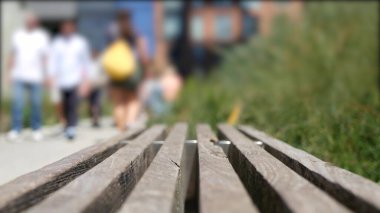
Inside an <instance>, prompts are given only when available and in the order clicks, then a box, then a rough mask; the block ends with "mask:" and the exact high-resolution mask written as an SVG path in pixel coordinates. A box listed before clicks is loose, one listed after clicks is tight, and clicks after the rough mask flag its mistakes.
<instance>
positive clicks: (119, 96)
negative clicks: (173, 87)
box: [105, 10, 148, 130]
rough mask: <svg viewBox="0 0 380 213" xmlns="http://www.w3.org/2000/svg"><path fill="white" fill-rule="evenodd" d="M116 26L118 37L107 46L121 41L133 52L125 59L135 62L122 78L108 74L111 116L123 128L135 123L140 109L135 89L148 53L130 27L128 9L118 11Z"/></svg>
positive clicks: (141, 40)
mask: <svg viewBox="0 0 380 213" xmlns="http://www.w3.org/2000/svg"><path fill="white" fill-rule="evenodd" d="M117 26H118V29H117V35H118V38H117V39H116V41H114V43H111V45H110V47H109V48H112V46H113V45H114V44H115V43H116V42H120V41H122V42H123V43H124V45H126V47H127V48H130V49H131V50H132V52H133V59H128V58H126V59H125V60H134V62H131V63H136V64H137V66H136V67H135V68H134V70H133V71H132V74H131V76H127V77H125V78H122V79H115V78H113V77H112V76H109V77H110V92H111V99H112V102H113V104H114V109H113V117H114V120H115V123H116V126H117V127H118V129H119V130H125V129H129V128H133V127H134V126H136V125H137V122H136V121H137V118H138V115H139V113H140V109H141V102H140V100H139V98H138V92H137V91H138V87H139V85H140V83H141V80H142V78H143V70H144V69H146V67H147V64H148V53H147V46H146V42H145V40H144V38H143V37H142V36H141V35H137V34H136V33H135V31H134V29H133V27H132V23H131V17H130V13H129V11H126V10H123V11H119V12H118V14H117ZM119 44H120V43H119ZM106 54H107V51H106V53H105V55H106Z"/></svg>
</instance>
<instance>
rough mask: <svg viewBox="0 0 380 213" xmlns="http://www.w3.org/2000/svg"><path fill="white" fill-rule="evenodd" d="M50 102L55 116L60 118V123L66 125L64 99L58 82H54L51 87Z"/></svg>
mask: <svg viewBox="0 0 380 213" xmlns="http://www.w3.org/2000/svg"><path fill="white" fill-rule="evenodd" d="M50 100H51V103H52V105H53V107H54V111H55V114H56V116H57V118H58V121H59V122H60V123H61V124H63V125H65V123H66V121H65V117H64V116H63V107H62V97H61V92H60V90H59V87H58V85H57V84H56V82H52V84H51V85H50Z"/></svg>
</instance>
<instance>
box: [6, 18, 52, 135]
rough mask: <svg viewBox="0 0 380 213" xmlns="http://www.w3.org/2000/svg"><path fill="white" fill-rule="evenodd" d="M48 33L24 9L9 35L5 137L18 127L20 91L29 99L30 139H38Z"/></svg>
mask: <svg viewBox="0 0 380 213" xmlns="http://www.w3.org/2000/svg"><path fill="white" fill-rule="evenodd" d="M48 43H49V36H48V34H47V33H46V31H45V30H44V29H42V28H41V27H40V26H39V21H38V18H37V16H35V15H34V14H33V13H30V12H28V13H27V14H26V16H25V23H24V26H23V27H22V28H21V29H19V30H17V31H16V32H15V33H14V34H13V36H12V44H11V46H12V50H11V53H10V56H9V61H8V66H7V70H8V77H9V78H10V79H9V82H10V83H11V87H12V93H13V94H12V129H11V131H10V132H9V133H8V139H10V140H15V139H17V138H18V137H19V134H20V132H21V130H22V123H23V110H24V99H25V98H24V93H25V92H27V93H28V95H29V98H30V102H31V127H32V130H33V135H32V136H33V139H34V140H35V141H38V140H41V139H42V137H43V136H42V133H41V131H40V129H41V123H42V115H41V114H42V113H41V107H42V103H41V101H42V89H43V81H44V77H45V76H44V69H45V65H46V57H47V48H48Z"/></svg>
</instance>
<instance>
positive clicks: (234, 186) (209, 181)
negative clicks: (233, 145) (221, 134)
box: [197, 125, 259, 213]
mask: <svg viewBox="0 0 380 213" xmlns="http://www.w3.org/2000/svg"><path fill="white" fill-rule="evenodd" d="M215 138H216V136H215V135H214V134H213V133H212V130H211V128H210V126H209V125H198V126H197V139H198V155H199V173H200V177H199V183H200V195H199V196H200V198H199V200H200V212H208V213H224V212H225V213H229V212H259V211H258V209H257V208H256V206H255V205H254V204H253V202H252V200H251V198H250V197H249V194H248V192H247V191H246V190H245V188H244V185H243V183H242V182H241V181H240V179H239V176H238V175H237V174H236V173H235V171H234V169H233V167H232V165H231V164H230V162H229V161H228V159H227V156H226V155H225V153H224V152H223V150H222V148H221V147H219V146H217V145H214V143H212V142H211V140H215Z"/></svg>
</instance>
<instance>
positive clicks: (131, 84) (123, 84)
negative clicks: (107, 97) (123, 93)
mask: <svg viewBox="0 0 380 213" xmlns="http://www.w3.org/2000/svg"><path fill="white" fill-rule="evenodd" d="M141 80H142V74H141V72H140V71H139V70H138V71H136V72H135V73H133V75H132V76H130V77H128V78H127V79H124V80H117V81H116V80H111V81H110V86H111V88H117V89H125V90H129V91H137V89H138V87H139V85H140V82H141Z"/></svg>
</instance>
